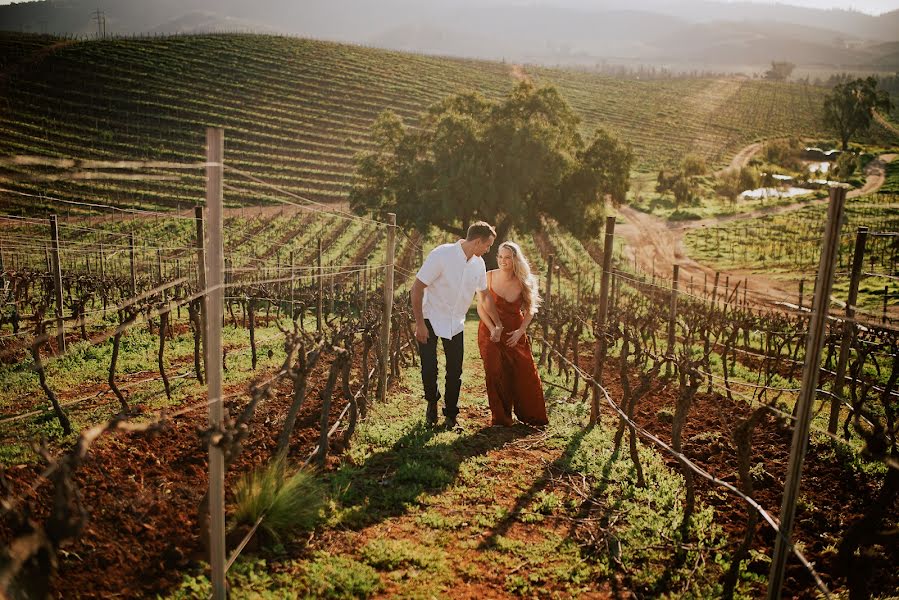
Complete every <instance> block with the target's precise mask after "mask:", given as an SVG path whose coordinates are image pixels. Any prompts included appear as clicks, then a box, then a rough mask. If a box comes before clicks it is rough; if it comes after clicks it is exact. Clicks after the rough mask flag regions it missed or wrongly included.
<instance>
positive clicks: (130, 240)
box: [128, 233, 137, 296]
mask: <svg viewBox="0 0 899 600" xmlns="http://www.w3.org/2000/svg"><path fill="white" fill-rule="evenodd" d="M128 256H129V258H130V260H131V295H132V296H136V295H137V271H136V268H135V265H134V233H129V234H128Z"/></svg>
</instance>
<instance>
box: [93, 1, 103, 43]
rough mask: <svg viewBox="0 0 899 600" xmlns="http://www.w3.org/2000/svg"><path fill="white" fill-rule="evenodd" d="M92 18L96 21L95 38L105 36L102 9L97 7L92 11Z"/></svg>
mask: <svg viewBox="0 0 899 600" xmlns="http://www.w3.org/2000/svg"><path fill="white" fill-rule="evenodd" d="M91 15H93V17H92V18H93V20H94V21H96V22H97V39H103V38H105V37H106V15H104V14H103V11H101V10H100V8H99V7H98V8H97V10H96V11H94V12H92V13H91Z"/></svg>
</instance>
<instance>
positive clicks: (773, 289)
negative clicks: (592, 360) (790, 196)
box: [616, 149, 896, 301]
mask: <svg viewBox="0 0 899 600" xmlns="http://www.w3.org/2000/svg"><path fill="white" fill-rule="evenodd" d="M745 150H746V149H744V151H745ZM895 157H896V155H895V154H885V155H882V156H880V157H878V158H877V159H876V160H874V161H872V162H871V164H869V165H868V167H867V169H866V174H867V180H866V182H865V185H864V187H862V188H861V189H856V190H852V191H851V192H849V193H848V194H847V197H850V198H854V197H857V196H861V195H864V194H870V193H873V192H876V191H877V190H878V189H880V187H881V186H882V185H883V183H884V180H885V165H886V163H889V162H891V161H892V160H893V159H894V158H895ZM825 203H827V198H822V199H819V200H813V201H810V202H795V203H793V204H789V205H786V206H780V207H776V208H775V207H772V208H770V209H759V210H754V211H750V212H746V213H742V214H738V215H729V216H726V217H717V218H713V219H702V220H699V221H691V222H687V223H670V222H667V221H663V220H662V219H659V218H658V217H655V216H653V215H650V214H646V213H643V212H640V211H638V210H635V209H633V208H631V207H629V206H622V207H621V208H620V209H619V211H620V213H621V215H622V216H623V217H624V218H625V219H626V220H627V223H625V224H623V225H620V226H619V227H618V228H617V231H616V234H618V235H619V236H621V237H622V238H623V239H624V241H625V243H626V244H627V248H626V249H625V258H626V259H627V260H628V262H629V263H630V264H633V262H634V260H635V258H636V262H637V264H638V266H639V267H640V269H641V270H643V271H645V272H647V273H652V272H653V270H654V271H655V273H656V274H657V275H659V276H660V277H665V278H669V279H670V278H671V276H672V271H673V267H674V265H675V264H679V265H680V280H681V282H682V283H681V287H682V288H684V287H685V286H686V285H687V283H685V282H689V280H690V277H691V276H692V277H693V282H694V285H698V286H701V285H702V281H703V278H704V277H707V278H708V282H709V285H711V282H712V281H714V277H715V268H714V267H711V266H708V265H704V264H701V263H699V262H697V261H696V260H694V259H692V258H690V257H689V256H688V255H687V252H686V250H685V249H684V243H683V238H684V232H685V231H687V230H690V229H698V228H702V227H715V226H717V225H720V224H722V223H728V222H731V221H740V220H746V219H754V218H757V217H760V216H762V215H772V214H779V213H784V212H790V211H793V210H798V209H800V208H802V207H804V206H814V205H816V204H825ZM724 276H730V278H731V280H732V281H742V280H744V279H746V280H747V282H748V289H749V294H750V295H755V296H756V299H757V300H763V301H764V300H770V299H771V297H772V296H773V297H775V298H783V299H790V300H792V299H794V298H795V297H796V294H797V293H798V287H797V284H795V283H793V282H787V281H779V280H776V279H772V278H770V277H767V276H765V275H762V274H759V273H756V272H754V270H752V269H737V270H732V271H727V272H722V277H724ZM731 287H733V286H731Z"/></svg>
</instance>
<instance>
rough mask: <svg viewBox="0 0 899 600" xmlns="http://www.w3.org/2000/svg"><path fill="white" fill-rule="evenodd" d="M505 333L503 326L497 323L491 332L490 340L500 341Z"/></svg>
mask: <svg viewBox="0 0 899 600" xmlns="http://www.w3.org/2000/svg"><path fill="white" fill-rule="evenodd" d="M502 335H503V326H502V325H497V326H496V327H494V328H493V331H492V332H490V341H491V342H499V341H500V339H502Z"/></svg>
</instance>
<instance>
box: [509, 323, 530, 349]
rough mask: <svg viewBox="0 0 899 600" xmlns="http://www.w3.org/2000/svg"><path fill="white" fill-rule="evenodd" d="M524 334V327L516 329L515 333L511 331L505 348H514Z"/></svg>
mask: <svg viewBox="0 0 899 600" xmlns="http://www.w3.org/2000/svg"><path fill="white" fill-rule="evenodd" d="M524 333H525V329H524V327H520V328H518V329H516V330H515V331H513V332H512V333H510V334H509V339H508V340H506V346H508V347H510V348H514V347H515V344H517V343H518V340H520V339H521V336H523V335H524Z"/></svg>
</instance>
